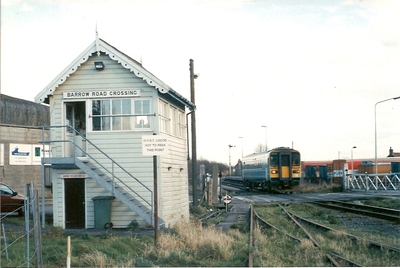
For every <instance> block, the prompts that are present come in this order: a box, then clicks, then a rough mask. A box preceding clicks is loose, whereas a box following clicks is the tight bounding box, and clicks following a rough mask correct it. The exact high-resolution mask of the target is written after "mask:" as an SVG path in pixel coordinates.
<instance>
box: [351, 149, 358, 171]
mask: <svg viewBox="0 0 400 268" xmlns="http://www.w3.org/2000/svg"><path fill="white" fill-rule="evenodd" d="M356 148H357V147H356V146H353V148H351V175H353V174H354V161H353V149H356Z"/></svg>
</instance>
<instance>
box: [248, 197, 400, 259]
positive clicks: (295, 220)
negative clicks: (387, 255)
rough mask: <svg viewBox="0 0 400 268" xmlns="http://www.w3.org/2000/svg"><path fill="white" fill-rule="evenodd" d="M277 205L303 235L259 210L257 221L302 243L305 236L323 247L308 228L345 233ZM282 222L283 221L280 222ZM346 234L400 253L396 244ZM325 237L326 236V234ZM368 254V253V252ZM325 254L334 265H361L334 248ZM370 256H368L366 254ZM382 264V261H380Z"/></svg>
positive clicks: (361, 241)
mask: <svg viewBox="0 0 400 268" xmlns="http://www.w3.org/2000/svg"><path fill="white" fill-rule="evenodd" d="M275 204H276V205H277V206H279V207H280V209H281V210H282V211H284V213H285V215H286V216H287V219H288V220H289V221H291V222H293V223H295V224H296V226H297V228H298V229H300V230H302V233H303V235H302V237H298V236H299V234H297V235H293V232H294V230H291V232H288V231H285V230H284V229H282V228H278V227H276V226H275V225H273V224H272V223H270V222H268V221H267V220H265V219H264V218H262V217H261V216H260V215H259V214H257V212H256V211H255V212H254V217H255V219H256V220H257V222H261V223H262V224H263V225H265V226H267V227H268V228H273V229H274V230H275V231H277V232H279V233H281V234H283V235H285V236H287V237H290V239H292V240H295V241H297V242H298V243H301V242H302V240H304V237H306V238H307V239H308V240H310V241H312V243H313V244H314V246H315V247H316V248H321V246H320V244H319V243H318V242H317V240H316V239H315V238H314V237H313V235H312V234H311V233H310V232H309V231H308V230H307V229H309V228H311V229H312V231H313V232H314V233H315V232H316V230H323V231H324V232H325V233H326V234H327V235H328V234H329V233H338V232H340V233H341V235H342V234H343V231H338V230H334V229H332V228H330V227H327V226H324V225H322V224H320V223H316V222H314V221H311V220H307V219H305V218H303V217H300V216H298V215H295V214H294V213H292V212H289V211H288V210H287V209H285V208H284V207H283V206H282V205H280V204H278V203H275ZM279 223H281V222H279ZM303 224H305V226H307V228H306V227H305V226H304V225H303ZM282 225H284V224H280V226H282ZM321 235H323V234H322V233H317V237H318V238H319V239H321ZM346 236H347V238H348V239H350V240H352V241H353V242H355V243H367V244H368V245H369V246H370V247H372V248H377V249H379V250H386V251H388V252H392V253H391V254H393V255H394V256H396V255H397V254H398V253H400V249H399V248H397V247H394V246H390V245H386V244H382V243H379V242H376V241H372V240H367V239H365V238H360V237H357V236H354V235H351V234H347V233H346ZM324 237H325V236H324ZM324 239H325V238H323V239H322V241H324ZM326 248H327V245H326V243H325V245H324V246H323V249H324V250H326ZM328 248H329V246H328ZM343 253H345V255H346V254H347V253H348V251H347V250H344V251H343ZM367 254H368V253H367ZM325 256H326V258H327V260H328V261H329V262H330V263H331V264H332V265H333V266H340V267H343V266H347V267H356V266H361V264H359V263H357V261H354V260H351V259H350V258H349V257H348V256H344V255H342V254H340V253H338V252H335V251H332V250H327V251H326V252H325ZM366 257H368V256H366ZM378 264H380V263H378Z"/></svg>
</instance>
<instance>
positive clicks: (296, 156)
mask: <svg viewBox="0 0 400 268" xmlns="http://www.w3.org/2000/svg"><path fill="white" fill-rule="evenodd" d="M292 165H293V166H300V154H299V153H292Z"/></svg>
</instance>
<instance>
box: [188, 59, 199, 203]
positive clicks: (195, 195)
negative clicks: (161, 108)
mask: <svg viewBox="0 0 400 268" xmlns="http://www.w3.org/2000/svg"><path fill="white" fill-rule="evenodd" d="M189 66H190V101H191V102H192V103H193V104H195V92H194V78H195V77H194V68H193V60H192V59H190V63H189ZM191 122H192V190H193V206H197V205H198V199H199V198H198V189H197V185H198V183H197V148H196V112H195V109H193V111H192V114H191Z"/></svg>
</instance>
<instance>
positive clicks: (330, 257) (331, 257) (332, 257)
mask: <svg viewBox="0 0 400 268" xmlns="http://www.w3.org/2000/svg"><path fill="white" fill-rule="evenodd" d="M276 204H277V205H278V206H279V207H281V209H283V211H285V212H286V213H287V215H289V217H290V219H292V221H294V222H295V223H296V224H297V225H298V226H299V227H300V228H301V229H302V230H303V231H304V232H305V233H306V234H307V237H308V238H309V239H310V237H311V239H310V240H311V241H312V243H313V244H314V246H316V247H319V244H318V242H317V241H316V240H315V239H314V238H312V236H311V235H310V234H309V233H308V232H307V231H306V230H305V229H304V228H303V227H302V226H301V225H300V224H299V223H298V222H297V221H296V220H295V219H294V217H293V216H291V215H290V214H291V213H290V212H288V211H287V210H286V209H284V208H283V207H282V206H281V205H280V204H278V203H276ZM254 215H255V217H256V218H257V220H258V221H260V222H262V223H264V224H265V225H267V226H269V227H271V228H273V229H274V230H276V231H278V232H280V233H282V234H284V235H286V236H288V237H290V238H291V239H293V240H295V241H297V242H298V243H301V241H302V240H301V239H300V238H297V237H295V236H293V235H291V234H288V233H286V232H284V231H282V230H281V229H279V228H278V227H276V226H274V225H272V224H271V223H269V222H267V221H265V220H264V219H263V218H261V217H260V216H259V215H258V214H257V212H256V211H255V210H254ZM325 256H326V257H327V259H328V260H329V261H330V262H331V263H332V264H333V265H334V266H335V267H342V266H343V265H341V264H340V263H339V262H338V261H337V259H340V261H342V262H347V263H348V264H349V265H348V266H359V267H361V265H359V264H357V263H355V262H353V261H351V260H348V259H346V258H344V257H342V256H340V255H338V254H337V253H333V252H327V253H326V254H325Z"/></svg>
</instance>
